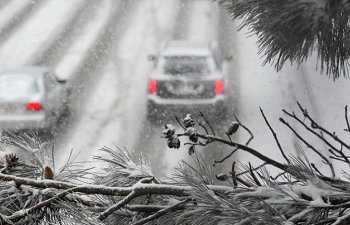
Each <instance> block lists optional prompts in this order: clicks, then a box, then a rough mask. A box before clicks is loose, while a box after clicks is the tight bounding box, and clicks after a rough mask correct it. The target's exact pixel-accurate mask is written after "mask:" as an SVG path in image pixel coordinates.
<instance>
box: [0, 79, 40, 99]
mask: <svg viewBox="0 0 350 225" xmlns="http://www.w3.org/2000/svg"><path fill="white" fill-rule="evenodd" d="M39 91H40V89H39V84H38V79H37V78H36V77H31V76H28V75H2V76H0V96H2V97H7V96H13V97H20V96H28V95H31V94H36V93H38V92H39Z"/></svg>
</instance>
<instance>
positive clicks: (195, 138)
mask: <svg viewBox="0 0 350 225" xmlns="http://www.w3.org/2000/svg"><path fill="white" fill-rule="evenodd" d="M189 138H190V141H192V142H194V143H197V142H198V135H197V133H195V134H192V135H190V136H189Z"/></svg>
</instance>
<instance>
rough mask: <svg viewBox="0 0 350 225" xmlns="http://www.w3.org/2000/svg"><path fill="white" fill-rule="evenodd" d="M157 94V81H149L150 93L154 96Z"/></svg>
mask: <svg viewBox="0 0 350 225" xmlns="http://www.w3.org/2000/svg"><path fill="white" fill-rule="evenodd" d="M156 92H157V81H156V80H149V81H148V93H150V94H154V93H156Z"/></svg>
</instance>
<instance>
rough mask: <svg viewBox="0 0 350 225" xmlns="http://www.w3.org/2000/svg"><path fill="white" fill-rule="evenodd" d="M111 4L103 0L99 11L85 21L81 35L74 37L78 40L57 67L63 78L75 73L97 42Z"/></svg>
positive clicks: (56, 69)
mask: <svg viewBox="0 0 350 225" xmlns="http://www.w3.org/2000/svg"><path fill="white" fill-rule="evenodd" d="M114 5H115V4H114ZM111 6H112V2H111V1H107V0H105V1H102V2H101V4H100V5H99V7H98V10H97V12H96V13H95V14H94V15H92V17H90V18H89V19H90V21H89V22H88V23H85V25H84V28H83V29H82V30H81V32H80V33H79V35H76V36H75V37H74V39H75V40H77V41H75V42H74V43H73V46H71V47H70V49H68V50H67V51H66V55H65V57H63V58H62V60H61V61H60V62H59V63H58V65H57V66H56V68H55V71H56V73H57V75H58V76H59V77H60V78H61V79H69V78H71V77H72V76H74V75H75V74H74V72H75V71H76V70H77V68H78V67H79V66H80V64H81V63H82V61H83V59H84V57H85V55H86V54H87V53H88V51H89V49H90V48H91V46H92V45H93V44H94V43H95V41H96V39H97V37H98V35H99V32H100V31H101V29H102V28H103V26H104V25H105V23H106V22H107V19H108V17H109V15H110V13H108V12H109V10H111Z"/></svg>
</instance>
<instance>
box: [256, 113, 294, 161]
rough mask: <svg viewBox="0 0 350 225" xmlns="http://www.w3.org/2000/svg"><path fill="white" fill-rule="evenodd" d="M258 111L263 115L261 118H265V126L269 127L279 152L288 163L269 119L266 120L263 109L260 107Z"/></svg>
mask: <svg viewBox="0 0 350 225" xmlns="http://www.w3.org/2000/svg"><path fill="white" fill-rule="evenodd" d="M260 112H261V115H262V116H263V118H264V120H265V123H266V124H267V126H268V127H269V128H270V131H271V133H272V135H273V137H274V138H275V141H276V144H277V146H278V149H279V150H280V152H281V154H282V156H283V158H284V159H285V160H286V161H287V163H288V164H290V161H289V159H288V157H287V156H286V154H285V153H284V151H283V148H282V146H281V144H280V142H279V141H278V138H277V134H276V133H275V131H274V130H273V129H272V127H271V125H270V123H269V121H268V120H267V118H266V116H265V114H264V111H263V110H262V109H261V108H260Z"/></svg>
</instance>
